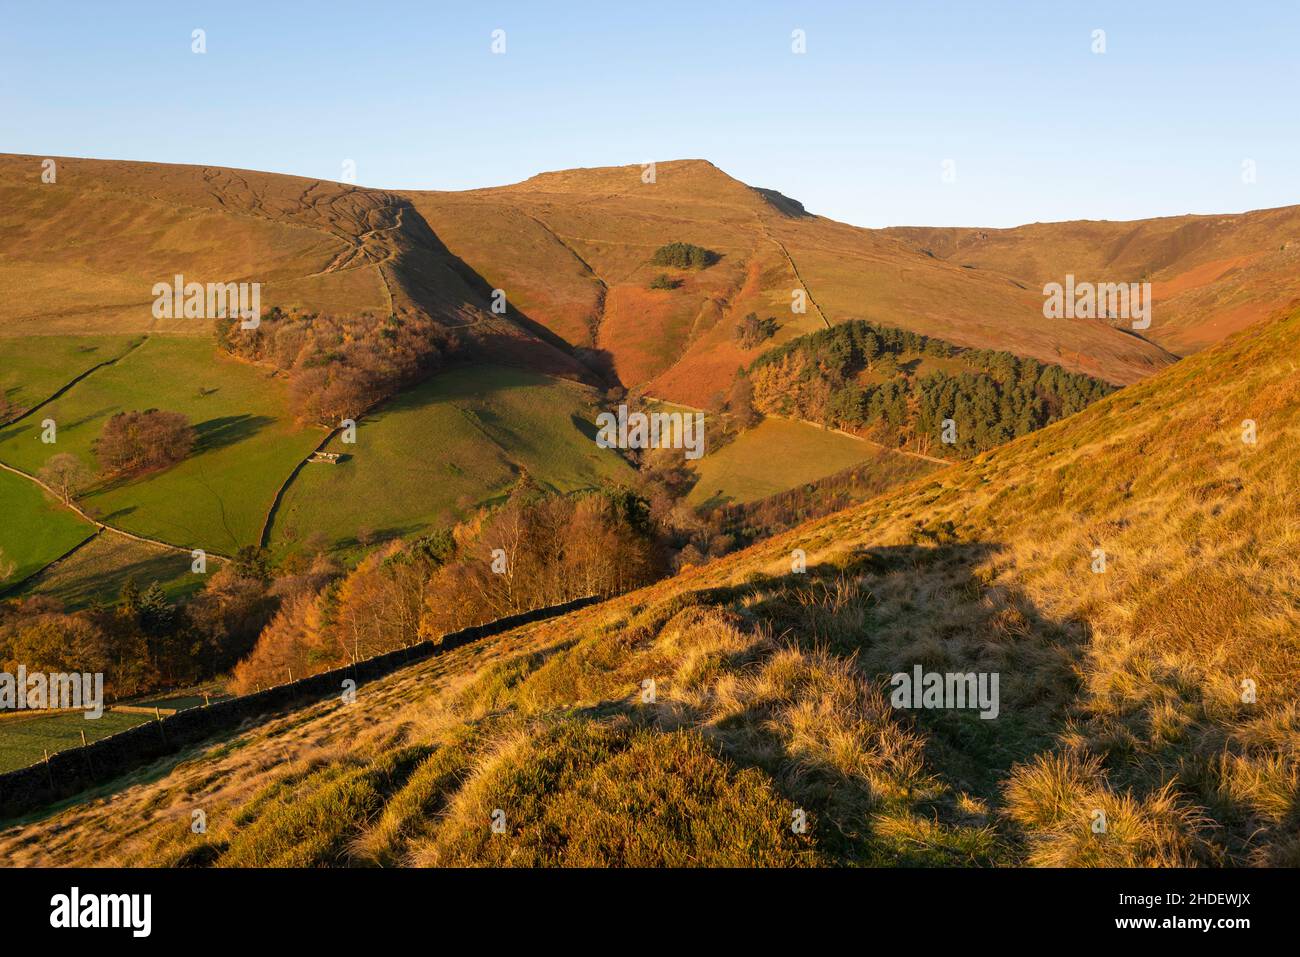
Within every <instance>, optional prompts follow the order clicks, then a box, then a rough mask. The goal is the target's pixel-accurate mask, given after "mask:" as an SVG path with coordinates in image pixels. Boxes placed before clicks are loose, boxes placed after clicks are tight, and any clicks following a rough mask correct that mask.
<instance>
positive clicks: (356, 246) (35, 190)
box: [0, 154, 586, 378]
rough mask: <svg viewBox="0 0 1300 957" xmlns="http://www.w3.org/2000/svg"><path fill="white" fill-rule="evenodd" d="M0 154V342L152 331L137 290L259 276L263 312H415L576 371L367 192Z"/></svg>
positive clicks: (380, 195) (238, 174)
mask: <svg viewBox="0 0 1300 957" xmlns="http://www.w3.org/2000/svg"><path fill="white" fill-rule="evenodd" d="M41 162H42V158H41V157H36V156H20V155H12V154H9V155H4V154H0V293H3V302H4V305H3V306H0V337H5V336H30V335H45V336H51V335H59V336H62V335H71V334H78V335H85V334H90V333H100V334H102V333H113V334H122V333H138V332H166V333H174V334H181V335H194V336H208V335H209V334H210V333H211V326H210V324H209V323H207V322H201V321H195V320H193V319H181V318H177V319H157V318H155V317H154V316H153V314H152V311H151V307H152V302H153V296H152V293H151V289H152V287H153V284H154V283H156V282H159V281H171V279H172V278H173V277H174V276H175V275H177V274H179V275H183V276H184V277H185V278H186V280H187V281H196V282H201V283H207V282H244V281H247V282H259V283H261V284H262V290H261V303H262V306H263V308H264V309H266V308H269V307H271V306H279V307H280V308H282V309H285V310H290V311H304V312H322V311H323V312H329V313H333V314H335V315H356V314H362V313H371V314H374V315H377V316H387V315H390V314H391V315H396V316H399V317H416V316H418V317H427V318H429V319H431V320H432V321H434V322H435V323H437V324H438V325H439V326H442V327H445V328H448V329H455V330H459V332H458V333H457V335H458V336H460V337H461V338H462V339H463V340H464V342H465V347H466V348H467V349H468V350H469V351H470V352H471V353H481V354H489V355H492V356H493V357H495V358H498V359H502V358H504V359H512V360H514V361H515V362H516V363H522V362H526V363H527V364H528V365H529V366H530V367H532V368H535V369H538V370H539V371H543V372H551V373H557V374H565V375H568V376H570V377H574V378H582V377H584V376H585V375H586V373H585V372H584V371H583V370H582V368H581V367H580V366H578V365H576V364H575V363H574V362H573V360H572V359H571V358H570V357H569V356H567V355H566V354H565V352H564V351H563V350H562V349H557V348H556V347H555V346H553V345H550V344H548V343H546V342H544V341H542V340H540V339H538V338H537V337H536V336H534V335H533V334H532V333H531V332H529V331H528V330H527V329H525V328H523V327H522V326H521V325H520V324H519V323H518V322H517V321H515V318H514V317H511V316H509V315H505V316H500V315H494V314H493V313H492V312H491V311H490V310H489V308H488V306H489V302H488V297H487V296H488V293H489V292H490V290H485V289H484V288H483V287H482V284H481V280H479V278H478V277H477V276H475V275H473V273H471V272H470V271H469V270H467V269H466V268H465V267H464V265H463V264H462V263H460V262H459V260H457V259H456V257H455V256H454V255H452V254H451V253H450V252H448V250H447V249H446V247H445V246H443V245H442V243H441V242H440V241H439V239H438V237H437V236H435V235H434V234H433V233H432V231H430V229H429V227H428V224H427V223H425V222H424V221H423V220H422V219H421V218H420V216H419V215H418V213H416V212H415V210H414V209H412V208H411V205H410V203H409V202H407V201H406V200H404V199H403V198H402V197H400V196H398V195H396V194H394V193H390V192H386V191H383V190H375V189H367V188H363V187H357V186H351V185H347V184H343V183H328V182H322V181H320V180H312V179H304V178H302V177H297V176H285V175H280V174H275V173H259V172H253V171H250V170H229V169H221V168H217V167H201V166H177V165H168V164H163V163H134V162H120V161H109V160H91V159H75V158H56V164H57V167H56V170H57V175H56V181H55V182H54V183H44V182H42V180H41V172H42V166H41Z"/></svg>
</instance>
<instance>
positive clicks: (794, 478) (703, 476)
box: [686, 418, 892, 506]
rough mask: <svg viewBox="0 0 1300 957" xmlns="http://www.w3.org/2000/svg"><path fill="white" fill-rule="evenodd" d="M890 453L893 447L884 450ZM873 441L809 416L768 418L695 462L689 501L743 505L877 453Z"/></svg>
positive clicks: (691, 502) (872, 456)
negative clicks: (804, 418) (810, 419)
mask: <svg viewBox="0 0 1300 957" xmlns="http://www.w3.org/2000/svg"><path fill="white" fill-rule="evenodd" d="M885 454H892V453H885ZM880 455H881V452H880V450H879V449H878V448H877V447H876V446H874V445H871V444H870V443H867V442H863V441H860V440H858V439H854V438H850V437H849V436H847V435H841V434H840V433H838V432H830V431H827V430H826V429H822V428H819V427H817V426H815V425H810V424H808V423H806V422H792V421H790V420H788V419H775V418H767V419H764V420H763V421H762V422H760V423H759V424H758V425H757V426H755V427H754V428H752V429H748V430H746V431H745V432H742V433H741V434H740V435H739V436H737V437H736V438H735V439H734V440H733V441H731V442H729V443H728V444H726V445H724V446H723V447H722V448H720V449H718V451H716V452H711V453H708V454H706V455H705V456H704V457H703V458H702V459H700V460H699V461H697V462H695V463H694V467H695V470H696V472H698V473H699V476H700V480H699V481H698V482H696V483H695V487H694V488H693V489H691V492H690V494H689V495H688V496H687V497H686V501H687V503H688V504H690V505H711V506H712V505H726V504H729V505H740V504H743V503H745V502H753V501H756V500H758V499H761V498H767V497H768V496H769V495H775V494H777V493H778V492H784V491H785V490H786V489H790V488H794V487H795V486H798V485H803V484H805V483H807V482H813V481H816V480H817V479H819V478H824V477H825V476H827V475H832V474H834V473H835V472H839V471H841V470H842V469H846V468H849V467H850V466H852V465H857V464H858V463H859V462H863V461H866V460H868V459H872V458H876V457H878V456H880Z"/></svg>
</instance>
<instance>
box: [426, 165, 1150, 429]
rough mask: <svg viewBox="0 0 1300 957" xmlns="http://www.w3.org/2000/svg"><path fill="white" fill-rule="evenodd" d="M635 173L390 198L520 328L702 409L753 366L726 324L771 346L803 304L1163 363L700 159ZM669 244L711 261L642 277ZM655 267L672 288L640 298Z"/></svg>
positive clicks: (1091, 358) (1113, 362)
mask: <svg viewBox="0 0 1300 957" xmlns="http://www.w3.org/2000/svg"><path fill="white" fill-rule="evenodd" d="M641 172H642V171H641V168H640V167H639V166H632V167H607V168H599V169H582V170H566V171H562V172H557V173H544V174H542V175H539V176H535V177H533V178H531V179H529V180H527V181H525V182H523V183H518V184H515V185H513V186H505V187H499V188H494V189H485V190H472V191H468V192H463V193H408V194H405V195H407V196H408V197H409V198H410V199H411V201H412V202H413V203H414V204H415V206H416V208H417V209H418V210H419V211H420V213H421V214H422V215H423V216H424V217H425V219H427V220H428V222H429V223H430V225H431V226H432V227H433V229H434V230H435V231H437V233H438V234H439V236H441V237H442V238H443V240H444V241H445V242H446V243H447V244H448V246H449V247H450V249H451V250H452V251H453V252H454V253H456V254H457V255H458V256H460V257H461V258H462V259H463V260H464V261H465V262H466V263H468V264H469V265H470V266H471V267H472V268H473V269H474V270H476V271H477V272H478V273H479V274H480V275H482V276H483V277H484V278H485V279H487V280H488V281H489V282H490V283H492V284H493V285H497V286H500V287H501V288H504V289H507V290H509V291H510V297H511V301H512V302H514V303H516V304H518V305H519V307H520V308H521V309H523V310H524V312H525V313H527V314H528V315H529V317H530V318H532V319H533V320H535V321H537V322H539V323H541V324H543V325H545V326H546V327H547V328H549V329H551V330H552V331H553V332H555V333H556V334H558V335H560V336H562V337H564V338H565V339H567V340H568V341H569V342H570V343H571V344H573V345H575V346H594V347H595V348H597V349H599V350H601V351H602V352H603V353H604V354H605V357H606V358H607V359H608V361H609V364H610V365H611V367H612V369H613V371H614V372H615V373H616V374H617V376H618V377H619V380H620V381H621V382H622V384H624V385H625V386H628V387H629V388H633V389H643V390H644V391H645V392H647V393H649V394H653V395H657V396H661V397H663V398H665V399H670V400H673V401H677V402H684V403H688V404H691V405H697V406H705V405H708V404H709V401H710V400H711V399H712V397H713V396H714V395H715V394H716V393H717V392H719V391H724V392H725V390H726V388H727V386H728V384H729V383H730V381H731V378H732V376H733V375H734V374H735V371H736V369H737V367H739V366H742V365H747V364H748V363H749V362H750V361H752V360H753V359H754V358H755V357H756V356H757V355H758V354H759V351H760V350H759V349H748V350H747V349H742V348H741V347H740V346H739V344H738V343H737V342H736V340H735V336H734V328H735V325H736V322H737V321H738V320H739V319H740V318H741V317H743V316H745V315H746V314H747V313H749V312H751V311H752V312H757V313H758V314H759V315H760V316H768V315H771V316H775V317H776V318H777V319H778V320H779V321H780V322H781V323H782V329H781V331H780V332H779V333H778V336H777V340H776V341H777V343H780V342H782V341H785V339H787V338H792V337H794V336H797V335H801V334H803V333H807V332H812V331H815V330H817V329H820V328H824V327H825V321H824V320H823V318H822V316H821V314H820V313H819V312H818V309H817V305H818V304H819V305H820V306H821V307H822V308H823V309H824V310H825V313H826V319H827V320H829V321H831V322H837V321H840V320H843V319H849V318H865V319H871V320H873V321H877V322H881V323H884V324H886V325H893V326H898V327H902V328H907V329H912V330H915V331H917V332H921V333H925V334H927V335H935V336H941V337H943V338H946V339H949V340H950V341H952V342H955V343H957V344H959V345H966V346H976V347H986V348H1003V347H1006V346H1007V345H1008V344H1009V343H1010V344H1011V347H1012V348H1014V349H1015V350H1016V351H1017V352H1018V353H1020V354H1022V355H1029V356H1033V357H1035V358H1037V359H1040V360H1042V361H1044V362H1055V363H1059V364H1061V365H1064V366H1066V367H1067V368H1070V369H1074V370H1078V371H1086V372H1091V373H1093V374H1098V375H1100V376H1102V377H1103V378H1108V379H1110V380H1111V381H1114V382H1132V381H1135V380H1137V379H1139V378H1141V377H1142V376H1145V375H1148V374H1150V373H1152V372H1154V371H1156V370H1158V369H1159V368H1161V367H1163V366H1164V365H1165V364H1167V363H1168V361H1169V357H1168V356H1166V355H1165V354H1164V353H1163V352H1162V351H1161V350H1160V349H1158V348H1156V347H1154V346H1152V345H1150V344H1148V343H1145V342H1142V341H1141V340H1139V339H1137V338H1135V337H1133V336H1128V335H1125V334H1124V333H1122V332H1119V331H1117V330H1115V329H1112V328H1110V327H1108V326H1106V325H1105V324H1102V323H1095V322H1074V321H1066V320H1046V319H1044V318H1043V315H1042V294H1041V286H1040V287H1039V288H1037V289H1035V288H1028V287H1026V286H1025V285H1024V284H1023V283H1019V284H1018V283H1016V282H1013V281H1012V280H1011V279H1009V278H1008V277H1007V276H1006V275H1004V274H1003V273H1000V272H995V271H993V270H971V269H963V268H961V266H960V265H957V264H955V263H951V262H945V261H943V260H941V259H937V258H934V257H932V256H927V255H925V254H924V253H922V252H921V251H920V250H919V249H918V248H917V246H916V244H915V243H913V242H910V241H907V240H904V239H900V238H898V237H896V236H894V235H891V234H889V233H887V232H885V231H881V230H868V229H859V228H857V227H853V226H848V225H845V224H843V223H836V222H834V221H833V220H829V219H826V218H824V217H819V216H810V215H799V214H797V213H792V212H791V208H790V207H788V206H787V207H786V208H784V209H782V208H779V207H778V206H777V205H775V204H774V203H772V202H769V201H768V200H767V199H765V198H764V197H763V196H762V195H760V193H759V192H758V191H756V190H753V189H750V188H749V187H748V186H746V185H745V184H743V183H741V182H739V181H737V180H735V179H733V178H731V177H730V176H728V175H726V174H725V173H723V172H722V171H721V170H719V169H717V168H716V167H714V166H713V165H712V164H710V163H707V162H704V161H700V160H682V161H674V162H667V163H659V164H658V165H657V169H656V181H655V182H654V183H653V184H648V183H644V182H642V179H641ZM677 240H680V241H685V242H692V243H696V244H698V245H703V246H706V247H708V248H710V249H713V250H715V251H717V252H719V253H721V254H722V259H721V261H720V262H718V263H717V264H716V265H714V266H712V267H710V268H708V269H704V270H700V271H696V272H677V271H674V270H664V269H661V268H659V267H656V266H653V265H651V264H650V258H651V256H652V255H653V253H654V250H655V249H656V248H657V247H658V246H660V245H662V244H664V243H668V242H672V241H677ZM796 270H797V275H796ZM665 271H667V272H674V274H675V275H676V277H677V278H679V279H681V280H682V281H683V282H682V285H681V286H680V287H679V288H678V289H675V290H671V291H665V290H651V289H649V288H648V286H649V283H650V281H651V280H652V279H653V278H654V276H655V275H656V274H658V273H660V272H665ZM800 286H806V288H807V289H808V291H809V292H810V294H811V296H812V297H813V299H814V300H815V303H814V304H809V305H808V308H807V311H806V312H804V313H802V314H794V313H793V312H792V310H791V291H792V290H793V289H795V288H798V287H800Z"/></svg>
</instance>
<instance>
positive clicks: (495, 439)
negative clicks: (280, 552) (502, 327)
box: [272, 365, 632, 550]
mask: <svg viewBox="0 0 1300 957" xmlns="http://www.w3.org/2000/svg"><path fill="white" fill-rule="evenodd" d="M589 395H590V393H588V392H587V391H586V390H584V389H581V388H580V387H578V386H575V385H573V384H572V383H566V382H562V381H560V380H556V379H552V378H549V377H547V376H542V375H538V374H535V373H530V372H524V371H522V370H518V369H507V368H503V367H500V366H490V365H483V366H474V367H473V368H466V369H455V370H453V371H450V372H445V373H442V374H440V375H437V376H434V377H433V378H432V379H430V380H429V381H428V382H425V383H423V384H422V385H420V386H417V387H416V388H414V389H411V390H409V391H407V392H405V393H403V394H402V395H400V396H398V397H397V398H395V399H394V400H392V401H391V402H389V403H388V404H387V405H386V406H385V407H384V408H383V409H381V410H380V411H379V412H378V413H376V414H375V415H373V416H368V417H367V418H366V419H365V420H364V421H363V422H362V423H361V424H360V425H359V426H358V429H357V441H356V443H355V444H352V445H349V444H345V443H343V442H341V441H340V440H339V439H338V438H337V437H336V438H335V439H333V440H332V441H331V444H330V445H329V447H328V450H329V451H331V452H339V453H342V454H343V455H344V456H345V457H344V458H343V459H342V460H341V461H340V462H339V463H338V464H335V465H330V464H325V463H311V464H308V465H306V466H305V467H304V468H303V470H302V471H301V472H300V473H299V474H298V477H297V478H295V479H294V481H293V483H292V484H291V485H290V486H289V489H288V491H287V492H286V494H285V498H284V501H283V502H282V504H281V508H280V510H279V512H278V513H277V515H276V520H275V526H274V535H273V538H272V544H273V545H275V546H276V547H278V548H285V549H287V548H290V547H291V546H292V545H293V544H294V543H295V542H297V541H300V540H302V539H303V538H304V537H305V536H307V535H309V534H311V533H312V532H313V531H316V530H319V531H321V532H323V533H324V534H325V535H327V536H328V538H329V541H330V542H331V544H332V546H333V547H335V548H337V549H342V550H347V549H351V548H353V547H355V546H356V544H357V533H358V532H359V531H365V532H369V533H370V534H371V536H373V537H374V538H376V539H382V538H388V537H393V536H397V535H408V534H411V533H413V532H416V531H419V530H421V529H424V528H427V527H429V526H431V525H439V524H445V523H448V522H451V521H453V520H454V519H455V518H456V517H458V516H460V515H463V514H464V513H465V512H466V511H468V510H470V509H472V508H473V507H474V506H476V505H478V504H480V503H482V502H485V501H490V500H491V499H493V498H495V497H497V496H500V495H501V494H502V493H504V492H506V491H507V490H508V489H509V488H510V486H511V485H513V484H514V483H515V481H516V480H517V478H518V474H519V468H520V467H523V468H526V469H527V470H528V472H529V474H530V475H531V476H532V477H533V479H534V480H535V481H536V482H537V483H538V484H539V485H541V486H543V487H549V488H552V489H555V490H556V491H559V492H571V491H575V490H578V489H583V488H591V487H595V486H598V485H599V484H600V483H601V482H602V481H603V480H605V479H618V478H629V477H631V474H632V473H631V468H630V466H628V465H627V463H626V462H625V461H624V460H623V459H622V458H621V457H620V456H619V455H618V454H617V453H615V452H614V451H612V450H608V449H601V448H598V447H597V446H596V443H595V439H594V436H595V431H596V429H595V425H594V424H593V423H594V421H595V411H594V410H593V409H592V408H591V406H590V399H589Z"/></svg>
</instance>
